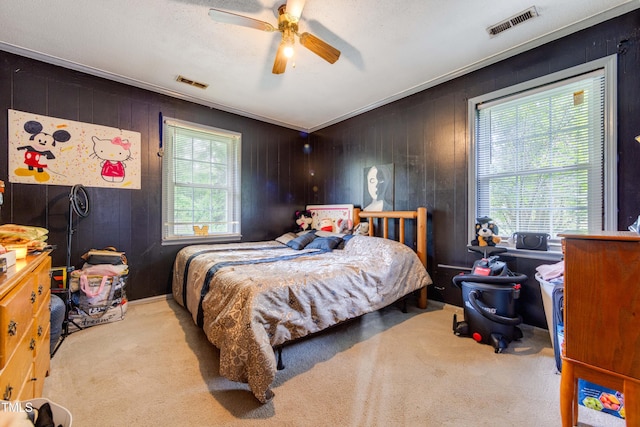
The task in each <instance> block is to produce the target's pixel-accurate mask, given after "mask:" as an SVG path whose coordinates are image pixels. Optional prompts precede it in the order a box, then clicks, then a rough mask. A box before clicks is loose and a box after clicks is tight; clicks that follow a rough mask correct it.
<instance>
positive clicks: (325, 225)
mask: <svg viewBox="0 0 640 427" xmlns="http://www.w3.org/2000/svg"><path fill="white" fill-rule="evenodd" d="M318 227H319V228H318V229H319V230H322V231H329V232H332V231H334V229H333V220H332V219H331V218H322V219H321V220H320V224H318Z"/></svg>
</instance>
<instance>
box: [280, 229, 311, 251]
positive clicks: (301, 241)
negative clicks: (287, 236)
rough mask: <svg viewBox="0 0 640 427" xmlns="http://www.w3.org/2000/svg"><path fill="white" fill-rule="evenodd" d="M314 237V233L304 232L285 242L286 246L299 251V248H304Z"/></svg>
mask: <svg viewBox="0 0 640 427" xmlns="http://www.w3.org/2000/svg"><path fill="white" fill-rule="evenodd" d="M315 238H316V235H315V234H314V233H306V234H303V235H301V236H298V237H296V238H295V239H292V240H290V241H289V242H287V246H289V247H290V248H291V249H295V250H296V251H299V250H300V249H304V248H305V246H307V245H308V244H309V243H311V242H312V241H313V239H315Z"/></svg>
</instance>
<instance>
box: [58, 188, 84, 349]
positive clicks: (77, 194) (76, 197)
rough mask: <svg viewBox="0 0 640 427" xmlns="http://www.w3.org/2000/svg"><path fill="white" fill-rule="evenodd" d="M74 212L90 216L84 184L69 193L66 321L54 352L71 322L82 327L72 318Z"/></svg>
mask: <svg viewBox="0 0 640 427" xmlns="http://www.w3.org/2000/svg"><path fill="white" fill-rule="evenodd" d="M74 214H75V216H76V217H80V218H86V217H87V216H89V195H88V194H87V191H86V190H85V189H84V187H83V186H82V184H76V185H74V186H73V187H72V188H71V192H70V193H69V224H68V226H67V265H66V269H67V291H66V292H65V316H64V321H63V322H62V333H61V335H60V340H59V341H58V343H57V346H56V349H55V350H54V352H53V353H54V354H55V352H56V351H57V349H58V347H60V345H61V344H62V341H64V339H65V338H66V337H67V336H68V335H69V333H70V332H69V323H73V325H74V326H75V327H76V328H78V329H79V330H80V329H82V327H81V326H80V325H78V324H76V323H75V322H74V321H73V320H72V319H71V318H70V313H71V310H72V308H73V303H72V301H71V287H70V284H69V281H70V277H71V276H70V275H71V272H72V271H73V270H74V267H73V266H71V242H72V239H73V233H74V232H75V228H74V226H73V217H74Z"/></svg>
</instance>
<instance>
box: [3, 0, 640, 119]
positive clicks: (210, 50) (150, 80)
mask: <svg viewBox="0 0 640 427" xmlns="http://www.w3.org/2000/svg"><path fill="white" fill-rule="evenodd" d="M283 2H284V0H275V1H274V0H110V1H99V0H90V1H77V0H56V1H51V0H22V1H9V0H3V1H2V2H0V24H1V25H0V50H5V51H9V52H13V53H18V54H21V55H24V56H27V57H31V58H35V59H39V60H43V61H46V62H50V63H53V64H57V65H62V66H65V67H68V68H71V69H75V70H80V71H84V72H87V73H90V74H94V75H98V76H101V77H106V78H108V79H112V80H116V81H120V82H124V83H128V84H131V85H133V86H137V87H141V88H145V89H150V90H153V91H156V92H160V93H164V94H168V95H171V96H175V97H178V98H182V99H188V100H190V101H193V102H196V103H199V104H203V105H208V106H211V107H214V108H219V109H222V110H225V111H230V112H233V113H237V114H240V115H243V116H247V117H252V118H256V119H259V120H263V121H266V122H270V123H275V124H279V125H282V126H286V127H290V128H294V129H299V130H304V131H313V130H317V129H320V128H322V127H325V126H327V125H329V124H332V123H336V122H338V121H341V120H344V119H346V118H349V117H352V116H354V115H356V114H358V113H361V112H364V111H367V110H370V109H372V108H375V107H378V106H380V105H384V104H386V103H388V102H391V101H394V100H396V99H399V98H402V97H404V96H407V95H410V94H412V93H415V92H418V91H419V90H423V89H425V88H428V87H431V86H433V85H435V84H438V83H441V82H443V81H446V80H448V79H450V78H453V77H456V76H458V75H460V74H463V73H465V72H468V71H471V70H474V69H477V68H480V67H481V66H484V65H487V64H489V63H493V62H496V61H498V60H500V59H503V58H506V57H508V56H511V55H513V54H516V53H519V52H521V51H523V50H526V49H528V48H531V47H534V46H537V45H540V44H542V43H544V42H547V41H550V40H553V39H555V38H558V37H561V36H564V35H566V34H569V33H571V32H574V31H576V30H579V29H582V28H585V27H588V26H590V25H593V24H595V23H598V22H601V21H604V20H605V19H609V18H612V17H615V16H617V15H620V14H622V13H625V12H627V11H630V10H633V9H636V8H640V0H599V1H596V0H562V1H558V0H538V1H537V2H535V3H532V0H448V1H442V0H406V1H393V0H387V1H380V0H369V1H355V0H307V1H306V5H305V7H304V10H303V12H302V18H301V20H300V23H299V26H300V32H305V31H307V32H310V33H312V34H314V35H316V36H318V37H320V38H321V39H323V40H324V41H326V42H328V43H330V44H331V45H333V46H335V47H336V48H338V49H339V50H340V51H341V52H342V55H341V57H340V59H339V60H338V61H337V62H336V63H335V64H333V65H332V64H329V63H327V62H325V61H324V60H322V59H321V58H320V57H318V56H317V55H315V54H313V53H312V52H311V51H309V50H307V49H305V48H304V47H302V46H300V45H299V44H298V45H296V54H295V56H294V58H293V60H290V61H289V64H288V66H287V70H286V72H285V73H284V74H281V75H274V74H272V73H271V67H272V65H273V60H274V58H275V52H276V49H277V47H278V43H279V41H280V35H279V33H277V32H276V33H267V32H262V31H258V30H255V29H250V28H245V27H239V26H234V25H229V24H221V23H217V22H214V21H213V20H212V19H211V18H210V17H209V16H208V11H209V8H211V7H215V8H218V9H224V10H227V11H231V12H234V13H237V14H241V15H246V16H249V17H252V18H254V19H258V20H262V21H267V22H269V23H271V24H273V25H277V18H276V9H277V6H279V5H280V4H282V3H283ZM531 6H535V7H536V10H537V12H538V14H539V16H538V17H536V18H534V19H532V20H529V21H526V22H524V23H522V24H519V25H517V26H515V27H513V28H511V29H510V30H508V31H505V32H503V33H500V34H499V35H497V36H495V37H489V34H488V33H487V31H486V29H487V27H489V26H492V25H494V24H497V23H499V22H500V21H503V20H505V19H507V18H510V17H512V16H514V15H516V14H519V13H520V12H522V11H524V10H526V9H528V8H530V7H531ZM178 75H183V76H184V77H186V78H188V79H192V80H195V81H199V82H203V83H207V84H209V87H208V88H207V89H204V90H203V89H198V88H195V87H192V86H188V85H185V84H184V83H179V82H176V77H177V76H178Z"/></svg>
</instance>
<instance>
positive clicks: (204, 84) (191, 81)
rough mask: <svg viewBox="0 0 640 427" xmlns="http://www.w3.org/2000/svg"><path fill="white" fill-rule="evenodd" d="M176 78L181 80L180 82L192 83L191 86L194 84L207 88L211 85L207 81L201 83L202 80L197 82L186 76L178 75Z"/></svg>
mask: <svg viewBox="0 0 640 427" xmlns="http://www.w3.org/2000/svg"><path fill="white" fill-rule="evenodd" d="M176 80H177V81H179V82H180V83H186V84H188V85H191V86H194V87H197V88H200V89H206V88H208V87H209V85H208V84H206V83H200V82H197V81H195V80H191V79H188V78H186V77H184V76H178V77H176Z"/></svg>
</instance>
